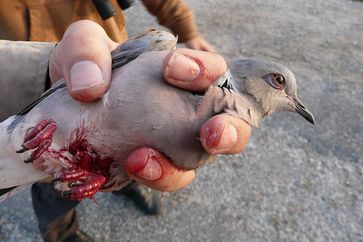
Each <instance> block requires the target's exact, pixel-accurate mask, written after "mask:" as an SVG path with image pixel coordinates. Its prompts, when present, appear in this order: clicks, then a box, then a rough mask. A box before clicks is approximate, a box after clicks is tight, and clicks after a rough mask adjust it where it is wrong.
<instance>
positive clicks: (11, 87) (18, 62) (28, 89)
mask: <svg viewBox="0 0 363 242" xmlns="http://www.w3.org/2000/svg"><path fill="white" fill-rule="evenodd" d="M54 45H55V44H54V43H41V42H23V41H6V40H0V73H1V74H0V85H1V88H0V105H1V109H0V121H1V120H4V119H5V118H6V117H8V116H10V115H13V114H16V113H17V112H18V111H20V110H21V109H22V108H23V107H24V106H26V105H27V104H29V103H30V102H31V101H33V100H34V99H36V98H37V97H39V96H40V95H41V94H42V93H43V92H44V89H45V83H46V77H47V71H48V60H49V56H50V53H51V50H52V49H53V47H54Z"/></svg>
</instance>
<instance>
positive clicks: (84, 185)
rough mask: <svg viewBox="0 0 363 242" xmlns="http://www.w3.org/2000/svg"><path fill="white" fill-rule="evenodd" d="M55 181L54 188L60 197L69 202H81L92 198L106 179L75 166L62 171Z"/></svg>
mask: <svg viewBox="0 0 363 242" xmlns="http://www.w3.org/2000/svg"><path fill="white" fill-rule="evenodd" d="M55 181H56V185H55V188H56V189H57V190H59V191H61V194H62V196H64V197H65V198H68V199H70V200H82V199H84V198H92V197H93V196H94V195H95V194H96V193H97V192H98V191H99V190H100V188H101V186H102V185H103V184H104V183H105V182H106V178H105V177H104V176H102V175H98V174H95V173H92V172H88V171H86V170H83V169H81V168H79V167H76V166H75V167H73V168H71V169H63V170H62V172H61V175H60V176H59V177H58V178H57V179H56V180H55Z"/></svg>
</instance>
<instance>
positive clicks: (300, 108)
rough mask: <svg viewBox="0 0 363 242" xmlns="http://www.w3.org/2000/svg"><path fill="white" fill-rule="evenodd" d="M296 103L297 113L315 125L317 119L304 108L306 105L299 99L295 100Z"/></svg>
mask: <svg viewBox="0 0 363 242" xmlns="http://www.w3.org/2000/svg"><path fill="white" fill-rule="evenodd" d="M293 100H294V103H295V111H296V112H297V113H298V114H300V115H301V116H303V117H304V118H305V119H306V120H307V121H309V122H310V123H312V124H315V119H314V116H313V114H312V113H311V112H310V111H309V110H308V109H307V108H306V107H305V106H304V104H303V103H302V102H301V101H300V100H299V99H297V98H295V97H294V98H293Z"/></svg>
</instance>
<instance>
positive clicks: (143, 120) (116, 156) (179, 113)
mask: <svg viewBox="0 0 363 242" xmlns="http://www.w3.org/2000/svg"><path fill="white" fill-rule="evenodd" d="M175 43H176V40H175V38H174V37H173V36H172V35H171V34H169V33H165V32H161V31H154V32H151V33H149V34H146V35H144V36H142V37H140V38H137V39H134V40H131V41H129V42H127V43H126V44H124V45H123V46H120V47H119V48H118V49H117V50H116V51H115V52H114V53H113V59H114V63H113V67H114V68H117V67H120V66H122V65H125V64H126V65H125V66H123V67H120V68H117V69H115V70H114V71H113V74H112V82H111V86H110V89H109V91H108V92H107V93H106V94H105V95H104V96H103V97H102V98H101V99H100V100H99V101H97V102H94V103H81V102H78V101H75V100H74V99H72V98H71V97H70V96H69V95H68V93H67V90H66V88H65V87H64V82H63V81H59V82H58V83H57V84H55V85H54V87H53V88H52V91H51V92H50V93H48V95H47V96H44V97H43V98H44V100H42V101H41V102H38V103H37V104H36V105H35V106H33V107H32V108H31V109H30V110H27V111H29V112H28V113H26V114H22V115H21V116H15V117H14V116H13V117H10V118H9V119H8V120H5V121H4V122H3V123H1V124H0V134H1V138H0V145H1V146H0V147H2V148H1V150H0V177H1V180H0V188H8V187H13V186H18V185H22V184H26V183H31V182H35V181H37V180H40V179H44V178H46V177H47V176H49V175H51V176H53V177H55V178H57V176H60V174H61V172H62V168H64V167H65V166H67V164H66V162H65V161H64V159H63V160H62V159H55V158H54V157H52V154H50V153H49V152H48V153H47V152H45V153H44V154H43V155H42V156H41V158H42V159H43V160H44V161H42V162H37V160H36V161H34V162H33V164H25V163H24V162H23V161H24V160H26V159H27V158H28V157H29V154H30V153H31V151H26V152H24V153H21V154H17V153H16V152H15V151H16V150H18V149H19V148H20V147H21V145H22V143H23V140H24V137H25V135H26V133H27V132H28V130H29V129H30V128H31V127H34V126H35V125H36V124H37V123H39V122H40V121H41V120H43V119H52V120H54V121H55V122H56V124H57V130H56V133H55V135H54V137H53V141H52V144H51V146H50V148H51V149H52V150H56V151H59V150H62V152H63V153H62V155H64V156H66V157H71V156H72V154H71V153H70V152H67V151H64V149H67V148H69V144H70V143H71V142H72V140H73V141H74V139H76V138H75V136H77V132H78V136H79V135H82V138H84V139H86V140H87V142H88V144H89V145H90V147H92V149H93V150H94V151H96V153H97V155H99V156H100V157H111V158H112V159H113V160H114V161H115V162H114V164H113V165H112V166H111V169H110V171H109V173H110V174H111V177H110V179H109V180H108V181H107V183H106V184H105V185H104V186H106V187H107V186H122V185H123V184H125V182H127V180H128V179H127V175H126V173H125V171H124V170H123V165H122V163H123V162H124V161H125V159H126V158H127V155H128V154H130V152H132V151H133V150H135V149H136V148H139V147H144V146H149V147H153V148H155V149H157V150H159V151H161V152H162V153H164V154H165V155H166V156H167V157H169V158H171V160H172V162H173V163H174V164H175V165H176V166H178V167H182V168H185V169H195V168H197V167H199V166H200V165H202V164H203V163H205V162H206V161H207V160H208V159H210V158H211V156H210V155H209V154H207V153H206V152H205V151H204V149H203V147H202V145H201V143H200V141H199V140H198V133H199V130H200V127H201V125H202V124H203V123H204V122H205V121H206V120H207V119H209V118H210V117H212V116H213V115H215V114H219V113H223V112H225V113H228V114H230V115H233V116H235V117H238V118H241V119H243V120H244V121H246V122H247V123H249V124H250V125H252V126H254V127H258V126H259V123H260V120H261V118H263V117H266V116H269V115H270V114H272V113H273V112H275V111H293V112H298V113H300V114H301V115H303V116H304V117H305V118H306V119H307V120H309V121H310V122H312V123H313V122H314V120H313V116H312V115H311V113H310V112H309V111H308V110H307V109H306V108H305V107H304V106H303V104H302V103H301V102H300V101H299V100H298V99H297V87H296V80H295V77H294V75H293V74H292V72H291V71H290V70H288V69H287V68H286V67H284V66H282V65H280V64H276V63H273V62H269V61H265V60H258V59H246V60H236V61H232V62H231V63H230V64H229V67H230V69H231V72H232V74H233V80H232V79H230V78H229V75H228V73H227V74H226V75H225V76H223V77H221V78H220V80H218V81H217V82H216V83H217V84H216V85H213V86H211V87H209V89H208V90H207V91H206V92H205V93H204V94H203V95H199V94H195V93H190V92H188V91H185V90H181V89H178V88H176V87H173V86H171V85H169V84H167V83H166V82H165V81H164V79H163V76H162V56H164V55H165V53H163V52H162V51H160V50H165V49H171V48H174V46H175ZM150 46H151V47H150ZM150 50H151V52H150ZM152 50H157V51H152ZM140 54H141V55H140ZM123 57H125V58H123ZM136 57H137V58H136ZM121 76H122V79H121V78H120V77H121ZM232 82H233V83H232ZM80 133H81V134H80ZM35 166H38V167H40V168H41V170H44V171H45V172H42V171H40V170H39V169H37V168H35ZM58 185H59V186H58V189H60V190H63V189H64V190H67V189H68V188H67V184H62V183H60V184H58Z"/></svg>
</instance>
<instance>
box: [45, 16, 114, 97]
mask: <svg viewBox="0 0 363 242" xmlns="http://www.w3.org/2000/svg"><path fill="white" fill-rule="evenodd" d="M116 46H117V43H115V42H113V41H112V40H111V39H109V37H108V36H107V34H106V32H105V31H104V30H103V29H102V27H101V26H99V25H98V24H96V23H94V22H92V21H87V20H83V21H78V22H76V23H74V24H72V25H71V26H70V27H69V28H68V29H67V31H66V32H65V34H64V36H63V38H62V40H61V41H60V43H59V44H58V46H57V47H56V48H55V49H54V53H53V54H52V57H51V61H50V76H51V79H52V80H53V81H57V80H59V79H60V78H64V79H65V82H66V84H67V87H68V90H69V93H70V94H71V96H73V97H74V98H75V99H77V100H80V101H93V100H95V99H97V98H99V97H100V96H102V95H103V94H104V92H105V91H106V90H107V88H108V86H109V83H110V80H111V54H110V52H111V51H112V50H113V49H114V48H115V47H116Z"/></svg>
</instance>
